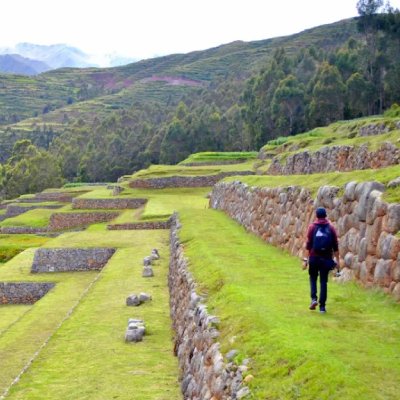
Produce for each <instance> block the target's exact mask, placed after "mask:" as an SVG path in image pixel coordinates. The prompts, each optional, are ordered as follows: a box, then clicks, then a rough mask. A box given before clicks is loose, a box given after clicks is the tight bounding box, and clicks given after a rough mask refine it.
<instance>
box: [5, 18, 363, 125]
mask: <svg viewBox="0 0 400 400" xmlns="http://www.w3.org/2000/svg"><path fill="white" fill-rule="evenodd" d="M355 34H356V26H355V22H354V20H346V21H341V22H339V23H335V24H331V25H326V26H322V27H318V28H313V29H310V30H307V31H304V32H303V33H300V34H296V35H293V36H289V37H282V38H275V39H268V40H263V41H258V42H249V43H246V42H234V43H231V44H227V45H223V46H219V47H216V48H214V49H209V50H205V51H197V52H193V53H189V54H176V55H171V56H165V57H160V58H155V59H149V60H143V61H139V62H137V63H133V64H129V65H127V66H123V67H115V68H105V69H83V70H76V69H67V70H63V69H61V70H58V71H51V72H48V73H45V74H42V75H41V76H40V77H37V78H35V79H25V78H20V79H16V78H10V77H7V76H0V99H1V103H0V123H3V124H9V123H10V122H15V121H19V120H21V119H26V118H31V117H34V116H36V115H38V118H37V119H31V120H29V123H34V122H36V123H41V122H42V121H43V122H46V123H49V122H51V121H52V120H53V117H52V115H53V114H52V113H50V114H49V115H46V116H45V117H43V116H42V114H43V110H44V108H45V107H46V106H47V108H48V110H47V111H46V114H47V112H48V111H52V110H54V109H59V108H63V111H64V112H66V113H68V112H69V107H66V106H67V105H68V102H82V101H85V100H88V99H90V98H94V97H96V98H97V97H100V100H99V102H98V103H97V104H96V106H95V107H96V111H102V108H103V100H102V99H101V97H102V96H104V95H111V96H117V95H118V94H119V95H120V96H122V97H124V94H123V93H120V92H121V91H123V90H124V91H126V93H127V95H128V96H129V95H130V93H132V92H135V90H136V88H135V86H136V85H137V84H139V85H140V84H141V82H142V81H143V79H146V78H151V77H153V76H175V77H184V78H187V79H189V80H196V81H200V82H203V83H204V84H209V83H210V82H214V81H215V80H217V79H219V78H224V77H226V76H231V75H232V76H237V77H240V78H241V79H244V78H246V77H248V76H249V74H250V72H252V71H254V70H256V69H258V68H259V67H260V66H262V65H263V64H265V63H266V62H267V60H268V59H269V58H270V57H271V56H272V53H273V51H274V50H275V49H277V48H279V47H283V48H285V50H286V51H287V52H288V54H291V53H293V52H296V51H298V49H299V48H301V47H309V46H316V47H318V48H323V49H326V50H327V49H332V48H336V47H338V46H340V45H342V44H343V43H344V42H345V41H346V40H347V39H348V38H349V37H350V36H352V35H355ZM243 60H246V62H243ZM169 89H170V90H171V92H172V93H173V92H174V88H173V87H169ZM149 92H150V100H151V93H152V89H151V88H150V89H149ZM146 94H147V93H146V92H145V95H144V96H140V97H139V100H140V101H143V100H147V99H146ZM33 99H35V101H33ZM135 99H136V97H135V96H134V97H133V100H131V102H130V104H132V103H134V101H135ZM111 102H112V97H111ZM116 102H117V104H118V100H117V101H116ZM160 103H161V104H165V101H163V100H162V99H161V100H160ZM16 105H18V106H17V107H16ZM82 108H83V109H85V106H84V105H83V106H82ZM57 115H59V113H58V114H57V113H56V114H55V116H54V120H55V121H57V120H58V117H57ZM39 116H40V117H39ZM79 116H80V117H82V118H85V116H86V113H85V112H84V111H83V112H82V113H81V114H80V115H79ZM27 123H28V122H27ZM16 128H17V129H18V125H17V126H16Z"/></svg>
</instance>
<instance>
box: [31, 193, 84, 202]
mask: <svg viewBox="0 0 400 400" xmlns="http://www.w3.org/2000/svg"><path fill="white" fill-rule="evenodd" d="M87 192H88V191H87V190H80V191H75V192H42V193H37V194H35V201H59V202H60V203H70V202H71V201H72V199H73V198H75V197H77V196H80V195H82V194H84V193H87Z"/></svg>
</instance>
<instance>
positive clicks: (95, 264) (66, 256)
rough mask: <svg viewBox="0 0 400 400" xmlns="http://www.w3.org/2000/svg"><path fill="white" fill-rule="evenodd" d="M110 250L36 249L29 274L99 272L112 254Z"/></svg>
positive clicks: (113, 250) (112, 251) (112, 250)
mask: <svg viewBox="0 0 400 400" xmlns="http://www.w3.org/2000/svg"><path fill="white" fill-rule="evenodd" d="M114 252H115V249H112V248H91V249H68V248H62V249H61V248H54V249H44V248H40V249H37V250H36V252H35V256H34V258H33V263H32V269H31V272H33V273H36V272H65V271H92V270H99V269H102V268H103V267H104V265H106V264H107V262H108V260H109V259H110V257H111V256H112V255H113V254H114Z"/></svg>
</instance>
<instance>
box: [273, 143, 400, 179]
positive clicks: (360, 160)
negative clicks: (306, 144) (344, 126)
mask: <svg viewBox="0 0 400 400" xmlns="http://www.w3.org/2000/svg"><path fill="white" fill-rule="evenodd" d="M399 163H400V148H398V147H396V146H395V145H394V144H392V143H390V142H384V143H383V144H382V145H381V147H380V148H379V149H378V150H376V151H369V150H368V146H367V145H362V146H360V147H356V146H329V147H328V146H326V147H323V148H321V149H320V150H318V151H316V152H314V153H311V152H309V151H303V152H300V153H296V154H292V155H289V156H288V157H287V159H286V161H285V162H284V163H283V164H281V162H280V159H279V156H277V157H274V158H273V160H272V164H271V166H270V167H269V169H268V172H267V174H268V175H300V174H314V173H319V172H333V171H353V170H360V169H370V168H384V167H388V166H390V165H397V164H399Z"/></svg>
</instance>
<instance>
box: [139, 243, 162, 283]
mask: <svg viewBox="0 0 400 400" xmlns="http://www.w3.org/2000/svg"><path fill="white" fill-rule="evenodd" d="M159 258H160V254H159V252H158V250H157V249H153V250H152V251H151V254H150V256H147V257H145V258H143V272H142V276H143V278H151V277H152V276H154V272H153V268H152V264H153V261H154V260H158V259H159Z"/></svg>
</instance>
